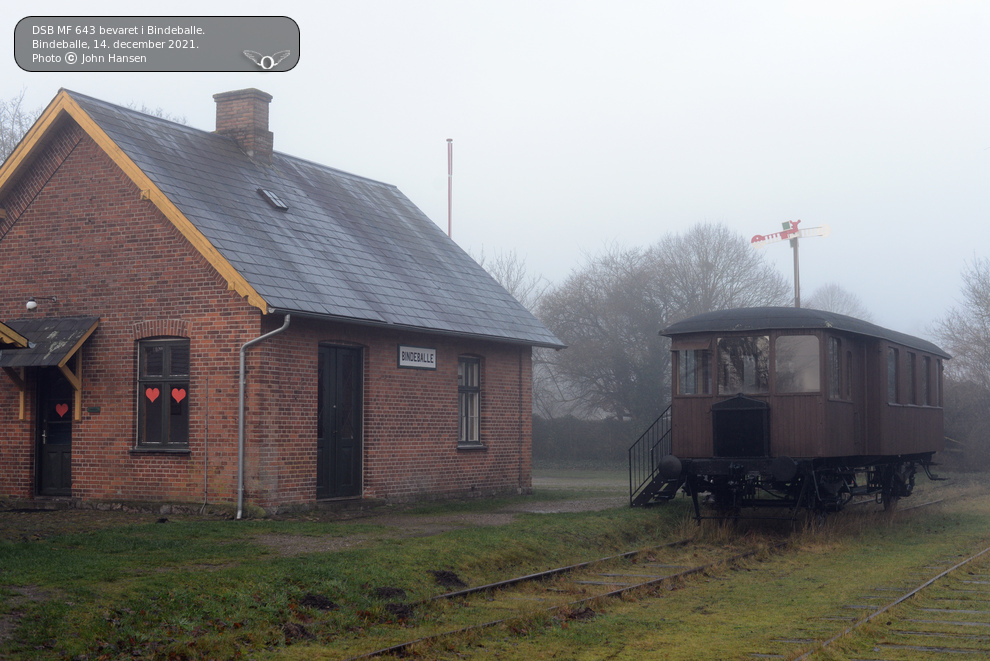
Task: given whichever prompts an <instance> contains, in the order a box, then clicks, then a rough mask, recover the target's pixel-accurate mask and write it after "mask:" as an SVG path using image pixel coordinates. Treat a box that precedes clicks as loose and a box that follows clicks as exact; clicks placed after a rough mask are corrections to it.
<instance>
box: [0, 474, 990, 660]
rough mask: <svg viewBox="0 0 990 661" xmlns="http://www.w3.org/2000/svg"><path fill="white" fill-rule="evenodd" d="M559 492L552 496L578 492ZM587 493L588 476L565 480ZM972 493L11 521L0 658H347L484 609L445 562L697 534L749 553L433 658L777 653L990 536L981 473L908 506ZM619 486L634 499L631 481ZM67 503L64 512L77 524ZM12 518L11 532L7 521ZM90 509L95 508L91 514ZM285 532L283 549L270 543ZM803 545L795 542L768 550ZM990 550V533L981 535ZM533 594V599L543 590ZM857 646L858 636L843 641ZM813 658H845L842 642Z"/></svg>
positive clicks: (450, 646)
mask: <svg viewBox="0 0 990 661" xmlns="http://www.w3.org/2000/svg"><path fill="white" fill-rule="evenodd" d="M554 478H555V479H560V480H562V481H563V482H564V485H565V488H563V489H551V490H549V491H550V492H552V493H550V492H548V493H541V494H540V495H539V498H540V499H542V500H550V499H552V498H557V499H560V498H562V495H561V494H567V493H577V494H578V495H580V496H583V497H586V496H587V495H588V494H587V493H584V492H582V491H581V490H580V489H577V488H574V489H573V491H572V487H571V486H568V485H567V483H566V480H567V479H568V478H567V476H566V475H560V476H554ZM572 479H573V480H574V481H575V483H577V484H580V483H581V482H585V481H587V479H588V476H587V475H585V474H578V475H575V476H573V478H572ZM967 489H968V490H976V492H977V493H978V494H979V496H978V497H972V496H970V497H968V498H967V499H963V500H956V501H952V502H948V501H947V502H945V503H943V504H940V505H936V506H934V507H932V508H926V509H922V510H917V511H915V512H898V513H896V514H895V515H894V516H893V517H888V516H885V515H883V514H882V513H876V512H869V511H866V508H864V510H861V511H858V510H857V511H847V512H844V513H842V514H841V515H838V516H833V517H830V518H829V520H828V522H827V523H826V525H825V526H824V527H819V526H816V525H815V522H814V521H813V520H809V521H808V523H807V525H805V526H799V527H798V529H797V530H796V531H795V530H794V527H793V526H792V525H791V524H789V523H777V524H766V523H760V524H753V523H740V524H718V523H715V522H705V523H704V525H702V526H700V527H699V526H697V525H696V524H695V523H694V522H693V521H691V520H690V519H689V513H690V508H689V501H687V500H686V499H678V500H677V501H675V502H674V503H671V504H669V505H667V506H664V507H661V508H656V509H651V510H639V509H637V510H633V509H630V508H628V507H617V508H613V509H607V510H603V511H597V512H572V513H559V514H526V513H516V514H515V515H514V520H513V521H512V522H510V523H505V524H504V525H497V526H468V527H461V528H459V529H452V530H448V531H447V532H443V533H440V534H430V535H425V536H411V537H410V536H403V533H402V531H401V530H398V529H395V528H393V527H391V526H390V525H387V524H382V523H375V522H374V520H373V519H356V520H353V521H326V520H320V518H319V516H318V515H305V516H299V517H296V518H294V519H290V520H254V521H240V522H234V521H226V520H217V519H210V518H199V517H170V520H169V521H168V522H167V523H156V517H154V516H145V517H143V519H142V517H136V516H132V515H122V516H120V517H119V518H118V519H116V521H117V522H118V525H114V518H113V517H112V516H111V515H104V516H102V517H100V518H98V519H97V518H93V519H92V520H86V521H84V522H83V524H82V525H79V526H76V527H73V526H72V525H68V524H67V525H66V526H65V527H66V528H67V529H68V530H70V532H66V533H64V534H59V532H58V526H57V525H54V524H53V523H52V521H55V520H56V519H54V518H47V519H46V518H44V517H46V516H48V515H47V514H37V515H34V516H36V517H37V520H38V521H39V529H40V530H41V529H43V531H44V534H42V535H35V534H33V533H32V528H31V525H30V524H25V523H24V522H25V521H26V520H27V519H28V518H30V516H32V515H28V514H24V515H17V516H19V517H21V518H20V519H18V520H19V521H20V523H19V524H18V525H20V526H21V528H19V529H18V530H17V532H16V534H10V535H2V536H0V540H2V541H0V637H2V638H3V639H2V640H0V650H2V652H3V654H5V655H6V656H5V657H4V658H9V659H13V660H22V659H49V658H66V659H77V658H78V659H124V658H146V659H226V658H252V659H265V658H272V659H275V658H278V659H282V658H286V659H321V658H325V659H339V658H346V657H348V656H351V655H353V654H356V653H359V652H367V651H369V650H372V649H379V648H382V647H386V646H388V645H391V644H394V643H398V642H405V641H407V640H411V639H413V638H416V637H418V636H420V635H428V634H429V633H431V632H434V631H436V630H437V628H438V627H440V628H443V629H451V628H454V627H456V626H459V625H464V624H469V623H470V622H471V621H472V620H471V619H470V617H469V613H468V610H469V609H467V608H466V607H465V606H464V605H463V604H461V603H458V602H454V603H447V602H441V603H434V604H431V605H428V606H424V605H417V603H416V602H419V601H420V600H423V599H426V598H428V597H430V596H432V595H435V594H439V593H441V592H444V591H446V588H444V587H443V586H441V585H439V584H438V582H437V576H438V574H437V572H441V573H444V574H443V575H446V574H450V575H453V576H455V577H456V578H458V579H460V580H462V581H464V582H465V583H467V584H469V585H479V584H484V583H488V582H492V581H495V580H500V579H503V578H507V577H511V576H516V575H521V574H525V573H531V572H536V571H541V570H545V569H549V568H552V567H556V566H561V565H565V564H571V563H574V562H579V561H583V560H589V559H593V558H596V557H600V556H603V555H608V554H611V553H616V552H619V551H626V550H629V549H630V548H644V547H648V546H653V545H657V544H660V543H663V542H665V541H671V540H674V539H680V538H683V537H685V536H695V537H697V538H698V540H699V542H700V544H699V546H698V547H696V548H694V549H693V550H685V553H687V554H697V557H692V558H691V560H692V561H695V562H699V563H700V562H702V561H704V560H705V559H706V558H709V557H715V556H716V555H717V554H718V552H722V551H725V550H728V549H732V548H735V547H739V548H743V547H745V548H764V549H765V552H764V553H762V554H761V555H760V556H758V557H757V558H755V559H752V560H748V561H745V562H743V563H740V564H737V565H733V566H725V567H721V568H719V569H716V570H713V571H710V572H708V573H707V574H706V575H703V576H699V577H697V578H693V579H687V580H684V581H681V582H679V583H677V584H676V585H667V586H663V587H661V588H658V589H655V590H651V591H643V592H641V593H640V594H636V595H630V596H628V597H625V598H623V599H613V600H608V601H603V602H600V603H598V602H595V603H591V604H589V605H588V606H587V607H585V608H584V609H578V610H575V611H574V612H565V613H560V614H557V615H550V614H547V613H542V612H536V610H535V607H534V611H533V612H532V613H530V614H529V615H528V616H524V617H522V618H521V619H517V620H516V621H515V623H514V624H512V625H509V626H506V627H503V628H501V629H499V630H495V631H489V632H479V633H476V634H473V635H472V636H470V637H465V638H463V639H459V640H456V641H453V642H446V643H444V644H443V645H440V646H439V647H436V648H428V647H426V646H425V645H423V646H420V648H419V652H420V653H421V654H422V655H423V657H424V658H451V659H453V658H465V657H467V658H482V659H483V658H500V659H549V658H565V659H581V658H588V659H598V658H606V657H608V658H616V659H641V658H665V659H711V658H740V657H742V656H745V655H746V654H750V653H784V652H786V651H787V650H790V649H793V645H788V644H784V643H780V642H778V641H779V640H780V639H801V638H807V639H815V638H823V637H827V636H829V635H831V634H832V633H834V632H835V631H836V630H837V628H838V625H837V624H836V623H835V622H834V621H828V620H824V619H822V617H821V615H822V613H823V612H828V613H833V614H843V613H844V612H845V611H847V610H848V609H847V608H846V607H847V606H849V605H851V604H855V603H856V602H857V601H858V600H860V599H861V597H862V594H863V591H864V590H866V589H868V588H874V587H878V586H885V585H890V586H894V585H903V584H905V581H906V580H907V577H909V576H913V575H914V574H915V573H917V572H919V571H923V569H922V568H923V567H924V566H925V565H926V564H927V563H928V562H929V561H930V558H931V557H933V556H937V555H939V554H943V555H945V554H950V553H954V552H956V550H957V549H959V548H967V547H973V546H977V545H979V544H980V543H983V542H984V541H987V539H986V538H987V536H988V533H987V532H986V531H987V525H986V523H987V520H988V517H990V502H988V499H987V498H986V487H985V486H983V484H982V482H980V481H974V483H973V484H966V483H964V481H957V482H955V483H953V484H950V485H945V484H942V485H936V487H934V488H929V487H927V486H925V487H924V488H923V489H919V493H918V494H916V495H915V496H913V497H912V498H910V499H906V500H905V501H903V504H904V505H909V504H911V503H912V502H924V501H926V500H928V499H930V498H932V497H934V496H937V495H940V494H945V495H950V496H951V495H955V494H958V493H964V492H966V491H967ZM620 493H621V492H620ZM535 500H536V499H535V498H534V497H516V498H509V499H502V500H498V501H482V500H478V501H467V502H463V503H445V504H441V503H433V504H427V505H422V506H417V507H411V508H399V509H401V510H402V511H401V512H398V511H393V512H390V513H391V514H396V515H400V514H401V515H408V517H409V518H411V519H416V518H417V517H423V516H425V517H438V516H442V515H445V514H447V515H458V516H460V515H466V514H478V515H482V516H483V515H485V514H486V513H496V512H499V511H505V510H506V509H509V510H511V511H514V512H519V511H520V510H521V509H522V508H523V506H525V505H526V504H531V503H533V502H534V501H535ZM71 514H72V513H71V512H70V513H67V514H66V515H61V514H60V515H58V516H67V517H69V518H68V519H67V521H70V522H71V521H72V519H71ZM12 516H13V515H10V516H8V517H7V518H4V517H5V515H4V514H0V525H2V522H3V521H6V520H10V517H12ZM81 518H83V519H86V516H83V517H81ZM295 538H313V539H319V540H328V539H329V540H351V542H352V543H351V545H350V546H345V547H341V548H340V549H338V550H335V551H332V552H324V551H319V552H302V553H296V554H289V555H286V554H285V553H283V551H284V550H285V549H283V548H280V547H279V545H278V542H279V540H285V541H286V543H288V541H289V540H292V539H295ZM272 539H275V540H276V543H275V544H274V545H273V544H272ZM781 539H787V540H789V541H790V542H791V548H790V549H789V550H787V551H783V552H776V553H774V552H771V551H770V550H769V549H770V547H771V546H772V545H773V544H774V543H775V542H776V541H779V540H781ZM987 543H990V541H987ZM534 594H535V593H534ZM848 644H850V645H852V644H853V643H848ZM842 650H843V648H841V647H840V648H838V651H830V652H828V653H826V654H823V655H820V656H819V658H822V659H825V658H829V659H831V658H834V659H840V658H845V657H844V656H842V655H843V654H845V652H844V651H842Z"/></svg>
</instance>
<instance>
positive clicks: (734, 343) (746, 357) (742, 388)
mask: <svg viewBox="0 0 990 661" xmlns="http://www.w3.org/2000/svg"><path fill="white" fill-rule="evenodd" d="M769 391H770V338H769V337H767V336H766V335H760V336H755V337H720V338H719V339H718V392H719V394H720V395H734V394H736V393H761V392H769Z"/></svg>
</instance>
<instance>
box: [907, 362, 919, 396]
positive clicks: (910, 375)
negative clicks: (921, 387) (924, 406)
mask: <svg viewBox="0 0 990 661" xmlns="http://www.w3.org/2000/svg"><path fill="white" fill-rule="evenodd" d="M916 363H917V356H915V355H914V354H913V353H911V352H910V351H908V360H907V383H908V391H907V396H908V404H917V403H918V384H917V382H916V381H915V378H914V377H915V374H917V370H916V369H915V366H916V365H915V364H916Z"/></svg>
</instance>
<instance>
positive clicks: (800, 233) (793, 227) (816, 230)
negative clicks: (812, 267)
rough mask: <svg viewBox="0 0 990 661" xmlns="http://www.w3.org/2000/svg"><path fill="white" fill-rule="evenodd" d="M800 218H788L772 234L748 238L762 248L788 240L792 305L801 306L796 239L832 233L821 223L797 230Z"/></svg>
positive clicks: (754, 244) (830, 229)
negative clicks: (777, 230)
mask: <svg viewBox="0 0 990 661" xmlns="http://www.w3.org/2000/svg"><path fill="white" fill-rule="evenodd" d="M800 222H801V221H800V220H788V221H786V222H784V223H781V224H782V225H783V227H784V229H783V231H782V232H774V233H773V234H757V235H756V236H754V237H753V238H752V239H750V245H752V246H753V247H754V248H762V247H764V246H768V245H770V244H771V243H780V242H781V241H788V240H789V241H790V242H791V248H794V307H796V308H799V307H801V275H800V270H799V268H798V239H806V238H809V237H812V236H828V235H829V234H831V233H832V228H830V227H829V226H828V225H822V226H821V227H806V228H804V229H801V230H799V229H798V224H799V223H800Z"/></svg>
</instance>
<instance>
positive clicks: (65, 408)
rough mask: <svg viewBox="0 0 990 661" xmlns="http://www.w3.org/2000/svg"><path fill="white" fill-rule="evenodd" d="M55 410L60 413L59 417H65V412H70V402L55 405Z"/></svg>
mask: <svg viewBox="0 0 990 661" xmlns="http://www.w3.org/2000/svg"><path fill="white" fill-rule="evenodd" d="M55 412H56V413H58V417H60V418H64V417H65V414H66V413H68V412H69V405H68V404H56V405H55Z"/></svg>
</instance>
